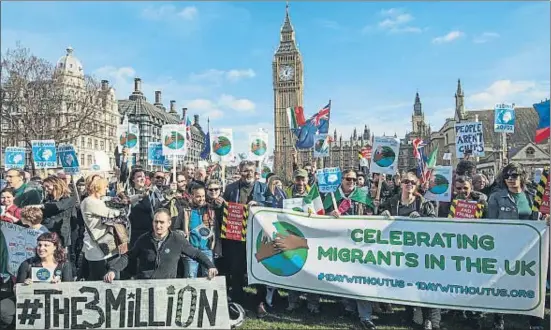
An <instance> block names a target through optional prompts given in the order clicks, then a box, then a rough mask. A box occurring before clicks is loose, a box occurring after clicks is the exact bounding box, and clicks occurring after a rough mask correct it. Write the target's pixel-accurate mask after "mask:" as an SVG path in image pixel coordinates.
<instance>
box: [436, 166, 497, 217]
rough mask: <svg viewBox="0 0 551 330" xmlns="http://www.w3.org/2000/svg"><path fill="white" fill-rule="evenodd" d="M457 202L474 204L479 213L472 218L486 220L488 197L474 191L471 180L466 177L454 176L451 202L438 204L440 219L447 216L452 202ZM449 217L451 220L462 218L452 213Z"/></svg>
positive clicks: (457, 213) (459, 213)
mask: <svg viewBox="0 0 551 330" xmlns="http://www.w3.org/2000/svg"><path fill="white" fill-rule="evenodd" d="M457 201H465V202H469V203H472V204H475V205H476V206H477V208H478V209H479V210H480V211H479V212H477V213H476V214H473V215H474V218H478V219H487V218H488V197H486V195H485V194H483V193H481V192H479V191H474V190H473V182H472V179H471V178H470V177H468V176H466V175H458V176H455V180H454V184H453V196H452V202H451V203H447V202H440V205H439V210H438V214H439V215H440V216H441V217H446V216H449V215H450V207H451V206H452V205H453V204H454V202H455V203H456V204H457ZM455 209H457V206H455ZM451 215H452V217H453V218H464V217H463V216H461V212H454V213H453V214H451Z"/></svg>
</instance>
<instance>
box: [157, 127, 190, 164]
mask: <svg viewBox="0 0 551 330" xmlns="http://www.w3.org/2000/svg"><path fill="white" fill-rule="evenodd" d="M161 143H162V146H163V147H162V150H163V152H162V154H163V155H165V157H167V158H168V157H169V156H183V155H185V154H186V150H187V149H186V127H185V126H184V125H178V124H169V125H163V126H162V127H161Z"/></svg>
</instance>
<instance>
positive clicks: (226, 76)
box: [190, 69, 256, 84]
mask: <svg viewBox="0 0 551 330" xmlns="http://www.w3.org/2000/svg"><path fill="white" fill-rule="evenodd" d="M255 76H256V73H255V72H254V70H253V69H231V70H228V71H224V70H217V69H209V70H206V71H204V72H201V73H192V74H191V76H190V78H191V79H192V80H194V81H208V82H212V83H215V84H221V83H222V82H224V80H227V81H231V82H237V81H240V80H243V79H247V78H254V77H255Z"/></svg>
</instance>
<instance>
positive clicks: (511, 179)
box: [488, 163, 543, 330]
mask: <svg viewBox="0 0 551 330" xmlns="http://www.w3.org/2000/svg"><path fill="white" fill-rule="evenodd" d="M496 181H497V184H498V187H500V189H499V190H497V191H496V192H495V193H493V194H492V195H491V196H490V200H489V202H488V210H489V211H488V217H489V218H490V219H503V220H539V218H540V213H539V212H536V211H532V205H533V204H534V196H532V195H531V194H529V193H528V191H527V190H526V172H525V171H524V170H523V168H522V166H520V165H519V164H517V163H509V164H507V166H505V167H504V168H503V170H502V171H501V172H500V173H499V175H498V176H497V180H496ZM494 329H505V319H504V317H503V314H495V318H494ZM530 329H532V330H539V329H542V330H543V322H542V319H540V318H538V317H534V316H531V317H530Z"/></svg>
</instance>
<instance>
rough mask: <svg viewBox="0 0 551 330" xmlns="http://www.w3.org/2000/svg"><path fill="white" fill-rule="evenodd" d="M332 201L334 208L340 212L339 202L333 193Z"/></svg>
mask: <svg viewBox="0 0 551 330" xmlns="http://www.w3.org/2000/svg"><path fill="white" fill-rule="evenodd" d="M331 200H332V201H333V208H334V209H335V211H338V210H339V208H338V207H337V200H336V199H335V193H334V192H331Z"/></svg>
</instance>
